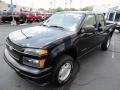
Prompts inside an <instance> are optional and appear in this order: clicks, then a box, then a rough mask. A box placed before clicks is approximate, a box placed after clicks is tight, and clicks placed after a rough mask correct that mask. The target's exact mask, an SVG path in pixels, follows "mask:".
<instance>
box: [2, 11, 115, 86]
mask: <svg viewBox="0 0 120 90" xmlns="http://www.w3.org/2000/svg"><path fill="white" fill-rule="evenodd" d="M114 28H115V24H106V22H105V19H104V15H102V14H95V13H91V12H58V13H56V14H54V15H53V16H51V17H50V18H49V19H48V20H46V21H45V22H44V23H43V24H41V25H40V26H35V27H30V28H26V29H22V30H18V31H14V32H12V33H10V34H9V36H8V37H7V39H6V48H5V53H4V59H5V61H6V62H7V63H8V65H10V66H11V67H12V68H13V69H14V70H15V71H16V72H17V74H18V75H20V76H22V77H27V78H29V79H31V80H38V81H41V82H42V83H43V82H45V81H47V80H51V82H52V83H53V84H54V85H57V86H61V85H63V84H65V83H67V82H68V81H69V80H70V79H71V75H72V74H73V69H74V62H76V61H77V60H80V59H79V57H81V56H83V55H85V54H87V53H88V52H89V51H90V50H92V49H93V48H95V47H96V46H101V49H102V50H107V49H108V48H109V46H110V41H111V37H112V35H113V32H114Z"/></svg>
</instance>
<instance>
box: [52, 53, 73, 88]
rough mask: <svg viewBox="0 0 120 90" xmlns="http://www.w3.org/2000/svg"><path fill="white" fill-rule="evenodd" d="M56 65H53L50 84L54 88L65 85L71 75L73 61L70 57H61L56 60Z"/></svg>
mask: <svg viewBox="0 0 120 90" xmlns="http://www.w3.org/2000/svg"><path fill="white" fill-rule="evenodd" d="M57 61H58V62H57V63H56V64H55V67H54V70H53V75H52V82H53V84H54V85H56V86H61V85H63V84H65V83H67V82H68V81H69V80H70V78H71V75H72V72H73V67H74V61H73V58H72V57H71V56H68V55H63V56H61V57H60V58H57Z"/></svg>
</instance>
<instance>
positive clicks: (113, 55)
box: [112, 35, 115, 59]
mask: <svg viewBox="0 0 120 90" xmlns="http://www.w3.org/2000/svg"><path fill="white" fill-rule="evenodd" d="M114 50H115V35H113V50H112V51H114ZM114 58H115V52H112V59H114Z"/></svg>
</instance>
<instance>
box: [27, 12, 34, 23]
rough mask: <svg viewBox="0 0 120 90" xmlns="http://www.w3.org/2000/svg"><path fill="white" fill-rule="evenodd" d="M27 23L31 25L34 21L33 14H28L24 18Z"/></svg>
mask: <svg viewBox="0 0 120 90" xmlns="http://www.w3.org/2000/svg"><path fill="white" fill-rule="evenodd" d="M26 19H27V22H28V23H32V22H33V21H34V14H33V13H28V14H27V16H26Z"/></svg>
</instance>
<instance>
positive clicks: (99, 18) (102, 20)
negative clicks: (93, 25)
mask: <svg viewBox="0 0 120 90" xmlns="http://www.w3.org/2000/svg"><path fill="white" fill-rule="evenodd" d="M97 16H98V17H97V18H98V26H104V25H105V21H104V16H103V15H97Z"/></svg>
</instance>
